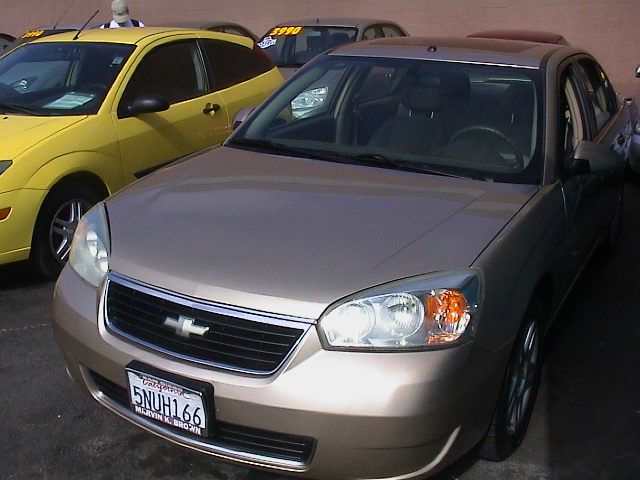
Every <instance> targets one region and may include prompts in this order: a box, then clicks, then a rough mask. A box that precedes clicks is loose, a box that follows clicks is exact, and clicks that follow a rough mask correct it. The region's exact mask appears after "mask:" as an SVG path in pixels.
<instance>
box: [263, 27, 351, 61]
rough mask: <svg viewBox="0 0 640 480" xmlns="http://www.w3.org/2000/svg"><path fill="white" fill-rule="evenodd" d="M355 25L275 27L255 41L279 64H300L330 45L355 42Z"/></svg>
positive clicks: (335, 45) (327, 48) (331, 46)
mask: <svg viewBox="0 0 640 480" xmlns="http://www.w3.org/2000/svg"><path fill="white" fill-rule="evenodd" d="M357 35H358V30H357V29H356V28H355V27H321V26H312V27H301V26H285V27H275V28H274V29H272V30H271V31H270V32H269V33H267V34H266V35H265V36H264V37H262V38H261V39H260V41H259V42H258V47H260V48H262V49H263V50H264V51H265V52H267V54H269V56H270V57H271V59H272V60H273V61H274V63H275V64H276V65H277V66H278V67H300V66H302V65H304V64H305V63H307V62H308V61H309V60H311V59H312V58H314V57H315V56H317V55H319V54H320V53H322V52H324V51H325V50H329V49H330V48H333V47H337V46H338V45H342V44H343V43H349V42H355V41H356V37H357Z"/></svg>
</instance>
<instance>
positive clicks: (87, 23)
mask: <svg viewBox="0 0 640 480" xmlns="http://www.w3.org/2000/svg"><path fill="white" fill-rule="evenodd" d="M99 11H100V10H96V12H95V13H94V14H93V15H91V16H90V17H89V20H87V21H86V22H85V24H84V25H83V26H82V28H80V30H78V33H76V36H75V37H73V40H77V39H78V36H79V35H80V34H81V33H82V31H83V30H84V27H86V26H87V25H89V22H90V21H91V20H93V17H95V16H96V15H97V14H98V12H99Z"/></svg>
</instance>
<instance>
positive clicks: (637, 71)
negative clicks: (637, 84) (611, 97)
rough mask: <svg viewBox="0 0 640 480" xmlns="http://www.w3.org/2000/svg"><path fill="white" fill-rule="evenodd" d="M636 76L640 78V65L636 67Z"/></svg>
mask: <svg viewBox="0 0 640 480" xmlns="http://www.w3.org/2000/svg"><path fill="white" fill-rule="evenodd" d="M636 78H640V65H638V66H637V67H636Z"/></svg>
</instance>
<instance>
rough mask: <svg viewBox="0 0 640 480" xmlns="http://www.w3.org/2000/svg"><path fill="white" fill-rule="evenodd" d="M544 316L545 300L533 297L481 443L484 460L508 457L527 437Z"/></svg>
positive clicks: (537, 378) (539, 369) (539, 367)
mask: <svg viewBox="0 0 640 480" xmlns="http://www.w3.org/2000/svg"><path fill="white" fill-rule="evenodd" d="M543 318H544V308H543V306H542V303H541V302H540V301H539V300H538V299H534V300H532V302H531V303H530V304H529V307H528V308H527V311H526V313H525V316H524V319H523V321H522V325H521V327H520V330H519V332H518V335H517V337H516V341H515V343H514V346H513V350H512V352H511V358H510V359H509V365H508V367H507V373H506V376H505V380H504V384H503V386H502V391H501V392H500V396H499V397H498V404H497V406H496V410H495V412H494V414H493V419H492V420H491V425H490V426H489V431H488V432H487V435H486V437H485V438H484V440H483V442H482V445H481V447H480V451H479V456H480V457H481V458H484V459H485V460H491V461H494V462H499V461H502V460H504V459H506V458H507V457H509V455H511V454H512V453H513V452H515V451H516V449H517V448H518V447H519V446H520V444H521V443H522V440H523V439H524V435H525V433H526V431H527V427H528V425H529V420H530V419H531V414H532V413H533V406H534V404H535V398H536V394H537V393H538V386H539V385H540V377H541V374H542V330H541V325H542V319H543Z"/></svg>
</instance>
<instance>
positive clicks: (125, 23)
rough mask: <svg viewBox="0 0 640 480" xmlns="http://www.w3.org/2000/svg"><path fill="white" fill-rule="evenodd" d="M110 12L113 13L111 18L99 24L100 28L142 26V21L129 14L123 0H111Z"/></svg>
mask: <svg viewBox="0 0 640 480" xmlns="http://www.w3.org/2000/svg"><path fill="white" fill-rule="evenodd" d="M111 13H113V20H111V21H110V22H107V23H105V24H104V25H101V26H100V28H121V27H144V23H142V22H141V21H139V20H133V19H132V18H131V17H130V16H129V7H128V6H127V2H125V0H113V2H111Z"/></svg>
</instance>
